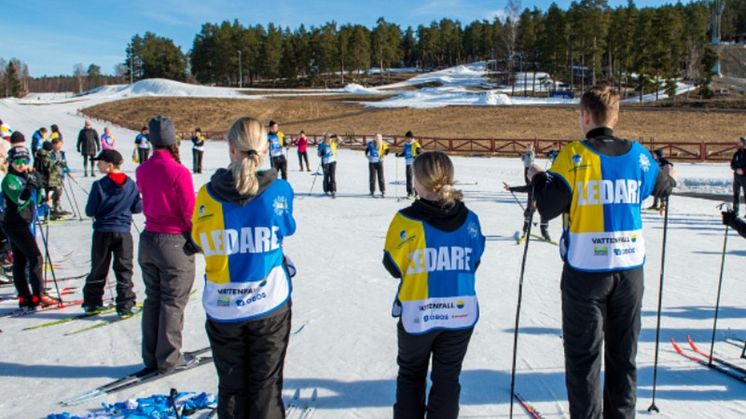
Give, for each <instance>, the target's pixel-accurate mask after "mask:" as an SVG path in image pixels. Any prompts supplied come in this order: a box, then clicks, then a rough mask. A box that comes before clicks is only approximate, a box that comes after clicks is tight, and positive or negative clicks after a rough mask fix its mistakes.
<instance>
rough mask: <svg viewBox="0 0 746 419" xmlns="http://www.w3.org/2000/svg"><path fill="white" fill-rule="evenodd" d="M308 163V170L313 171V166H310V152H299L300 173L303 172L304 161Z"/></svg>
mask: <svg viewBox="0 0 746 419" xmlns="http://www.w3.org/2000/svg"><path fill="white" fill-rule="evenodd" d="M304 160H305V162H306V170H308V171H311V165H310V164H308V152H307V151H299V152H298V163H300V171H301V172H302V171H303V161H304Z"/></svg>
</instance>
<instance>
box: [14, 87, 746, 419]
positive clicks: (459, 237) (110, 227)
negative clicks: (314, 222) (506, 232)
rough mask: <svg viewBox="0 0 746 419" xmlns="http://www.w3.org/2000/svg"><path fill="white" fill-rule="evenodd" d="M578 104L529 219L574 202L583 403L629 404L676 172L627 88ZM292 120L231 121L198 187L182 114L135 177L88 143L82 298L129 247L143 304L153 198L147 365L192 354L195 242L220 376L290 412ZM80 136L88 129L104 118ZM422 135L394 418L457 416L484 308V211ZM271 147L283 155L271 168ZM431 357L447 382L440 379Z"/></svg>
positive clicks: (23, 155)
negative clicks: (287, 124)
mask: <svg viewBox="0 0 746 419" xmlns="http://www.w3.org/2000/svg"><path fill="white" fill-rule="evenodd" d="M579 119H580V121H579V122H580V127H581V129H582V132H583V134H584V139H583V140H580V141H575V142H572V143H570V144H567V145H565V146H564V147H562V148H561V150H559V151H558V152H557V153H556V154H555V156H554V157H555V158H554V161H553V163H552V166H551V168H550V169H549V170H548V171H544V170H543V169H542V168H541V167H539V166H538V165H536V164H535V163H534V162H533V160H534V158H535V153H534V151H533V150H532V149H529V150H527V153H525V154H524V157H523V160H524V167H525V171H524V175H525V182H526V186H525V188H524V187H522V188H521V189H520V190H523V189H525V190H526V191H527V192H529V199H528V202H527V206H526V209H527V211H526V214H525V216H526V223H528V224H527V228H528V226H530V223H531V222H532V219H533V215H534V212H535V211H538V212H539V214H540V218H541V220H542V221H541V223H542V224H541V225H542V227H545V226H546V223H548V222H549V220H551V219H553V218H555V217H558V216H560V215H563V216H564V218H565V223H564V230H563V235H562V238H561V241H562V246H561V254H562V259H563V261H564V268H563V271H562V284H561V293H562V301H563V304H562V331H563V344H564V353H565V367H566V384H567V394H568V400H569V404H570V414H571V416H572V417H578V418H581V417H582V418H585V417H601V416H604V417H626V418H631V417H634V416H635V404H636V386H637V368H636V359H635V358H636V351H637V344H638V338H639V333H640V322H641V319H640V316H641V306H642V293H643V283H644V280H643V276H644V275H643V267H644V263H645V240H644V239H643V235H642V228H643V226H642V216H641V210H642V203H643V201H644V200H645V199H646V198H648V197H649V196H651V195H652V196H655V197H658V198H659V199H660V200H661V202H663V203H665V202H667V199H668V196H669V195H670V194H671V192H672V190H673V188H674V187H675V185H676V180H675V174H674V172H673V170H672V166H671V165H670V164H665V165H662V166H660V165H659V164H660V162H661V158H660V157H662V156H659V158H658V159H656V158H655V157H653V155H652V154H651V153H650V152H649V151H648V150H646V149H645V148H644V147H642V146H641V145H640V144H639V143H637V142H633V141H628V140H624V139H621V138H618V137H616V136H615V135H614V131H613V128H614V127H615V126H616V124H617V122H618V119H619V94H618V93H617V92H616V90H615V89H613V88H612V87H609V86H606V85H598V86H594V87H592V88H590V89H589V90H588V91H586V92H585V93H584V94H583V96H582V97H581V101H580V113H579ZM277 128H278V127H277V123H275V122H274V121H271V122H270V123H269V124H268V125H264V124H262V123H261V122H260V121H258V120H256V119H254V118H250V117H242V118H239V119H238V120H236V121H235V122H234V123H233V124H232V125H231V126H230V128H229V130H228V134H227V141H228V150H227V156H226V160H227V161H228V162H229V163H228V165H227V167H226V168H224V169H218V170H217V171H216V172H215V173H214V174H213V175H212V177H211V178H210V180H209V182H208V183H207V184H205V185H203V186H202V187H201V188H200V189H199V191H198V192H197V194H196V198H195V191H194V185H193V181H192V176H191V174H190V173H189V170H188V169H187V168H186V167H184V166H183V165H182V164H181V160H180V154H179V148H178V145H177V136H176V130H175V128H174V125H173V123H172V122H171V120H170V119H169V118H167V117H163V116H157V117H154V118H153V119H151V120H150V121H149V122H148V125H147V126H146V127H144V128H143V130H142V131H141V135H144V136H146V138H147V139H146V140H147V142H148V146H149V147H148V150H149V149H150V146H152V148H153V154H152V156H150V155H147V156H144V155H141V156H139V157H144V158H140V159H139V160H140V165H139V166H138V168H137V170H136V181H132V180H131V179H129V178H128V177H127V176H126V175H125V174H124V173H122V172H121V166H122V164H123V163H124V160H123V158H122V156H121V154H119V152H117V151H116V150H113V149H105V150H102V151H100V152H99V153H98V154H97V155H95V156H93V158H91V159H90V160H91V161H93V162H97V165H98V169H99V171H100V172H101V173H102V174H104V175H105V176H104V177H102V178H101V179H99V180H97V181H95V182H94V183H93V186H92V188H91V191H90V195H89V198H88V202H87V204H86V214H87V215H88V216H91V217H93V218H94V224H93V230H94V232H93V244H92V268H91V273H90V274H89V276H88V277H87V279H86V286H85V289H84V303H83V308H84V310H86V311H89V312H96V311H98V310H101V309H102V308H104V307H105V305H104V301H103V294H104V284H105V280H106V273H107V271H108V265H109V262H110V260H111V258H112V257H113V259H114V272H115V275H116V279H117V298H116V301H115V304H116V308H117V312H118V313H119V315H120V316H130V315H132V314H134V313H136V312H137V310H138V305H137V304H136V301H135V294H134V293H133V291H132V289H133V286H132V270H133V259H134V246H133V240H132V236H131V234H130V226H131V223H132V214H135V213H138V212H141V211H142V212H143V213H144V215H145V228H144V231H143V232H142V233H141V234H140V239H139V249H138V252H137V254H138V256H137V257H138V263H139V265H140V268H141V271H142V275H143V281H144V284H145V295H146V297H145V301H144V303H143V305H142V312H143V319H142V357H143V363H144V367H145V368H144V369H143V371H142V373H149V372H152V371H161V372H166V371H170V370H173V369H178V368H184V367H188V366H189V365H190V363H191V362H193V361H194V360H193V359H187V358H186V357H185V356H184V355H183V352H182V351H181V335H182V329H183V316H184V308H185V305H186V303H187V300H188V298H189V295H190V293H191V288H192V285H193V282H194V278H195V260H194V258H195V255H196V254H199V253H201V254H202V255H203V257H204V258H205V272H204V274H205V275H204V276H205V289H204V291H203V294H202V304H203V307H204V309H205V311H206V314H207V322H206V326H205V327H206V332H207V335H208V337H209V340H210V345H211V348H212V354H213V357H214V361H215V367H216V370H217V374H218V380H219V384H218V389H219V392H218V415H219V417H221V418H240V417H258V418H282V417H284V416H285V410H284V405H283V401H282V395H281V393H282V385H283V366H284V362H285V356H286V353H287V346H288V342H289V339H290V322H291V317H292V309H291V307H292V296H291V292H292V283H291V281H292V277H293V276H294V275H295V266H294V265H293V263H292V261H291V259H290V258H289V257H288V255H286V254H285V252H284V250H283V242H284V240H285V238H287V237H290V236H292V235H293V234H294V232H295V229H296V222H295V219H294V217H293V208H294V202H293V190H292V188H291V186H290V184H289V183H288V182H287V181H286V178H287V160H286V157H285V148H286V145H285V140H284V135H283V134H282V132H280V131H279V130H278V129H277ZM87 129H91V128H90V126H89V125H88V126H87V127H86V128H84V130H87ZM94 133H95V131H94ZM90 135H92V134H90ZM199 135H201V131H200V130H195V136H196V137H197V138H198V141H199ZM81 136H82V138H83V139H84V140H85V141H87V140H88V138H89V134H88V133H86V134H83V132H81ZM81 136H79V147H78V148H79V150H80V149H81V147H80V145H81V140H80V139H81ZM304 137H305V135H301V136H300V137H299V139H298V141H297V145H298V147H299V149H298V154H299V162H300V164H301V167H302V165H303V163H304V160H305V165H306V170H307V171H310V168H309V167H308V161H307V156H306V158H304V155H303V154H301V153H307V146H308V141H307V138H305V139H304ZM406 137H407V142H406V144H405V145H404V147H403V150H402V151H401V152H400V153H398V154H397V155H398V156H401V157H403V158H404V159H405V161H406V168H407V171H406V173H407V194H408V195H411V196H415V195H416V196H418V197H419V199H417V200H415V201H414V202H413V203H412V204H411V205H410V206H408V207H407V208H404V209H402V210H400V211H397V213H396V214H395V215H394V216H393V219H392V221H391V223H390V225H389V228H388V232H387V234H386V239H385V244H384V248H383V260H382V263H383V266H384V268H385V269H386V270H387V272H389V273H390V274H391V275H392V276H393V277H395V278H398V279H399V281H400V282H399V286H398V287H392V289H393V288H396V292H395V293H396V297H395V300H394V303H393V307H392V315H393V316H394V317H396V318H398V323H397V338H398V354H397V363H398V366H399V371H398V375H397V390H396V402H395V404H394V414H393V416H394V417H395V418H424V417H425V416H427V417H429V418H456V417H458V412H459V398H460V390H461V387H460V384H459V377H460V373H461V367H462V364H463V360H464V358H465V356H466V353H467V348H468V345H469V341H470V338H471V336H472V333H473V330H474V326H475V325H476V323H477V320H478V317H479V304H478V299H477V295H476V289H475V282H476V276H475V273H476V270H477V268H478V267H479V266H480V263H481V262H482V261H483V259H484V251H485V236H484V235H483V233H482V229H481V226H480V222H479V218H478V216H477V215H476V214H475V213H474V212H472V211H471V210H469V209H468V208H467V207H466V205H465V204H464V202H463V194H462V193H461V192H460V191H459V190H457V189H456V188H455V184H454V178H455V173H454V166H453V164H452V162H451V160H450V158H449V157H448V156H447V155H446V154H445V153H443V152H440V151H427V152H422V150H421V148H420V146H419V144H418V143H417V141H416V140H414V136H413V134H412V133H411V132H408V133H407V135H406ZM24 140H25V139H24V137H23V135H22V134H21V133H20V132H14V133H13V134H12V135H11V147H10V149H9V150H8V151H7V162H8V172H7V174H6V175H5V177H4V179H3V182H2V186H3V188H2V190H3V196H4V198H5V211H4V220H3V223H2V226H3V231H5V234H6V235H7V236H8V237H9V239H10V243H11V246H12V249H13V253H14V255H16V257H15V258H14V266H13V267H14V270H13V274H14V280H15V282H16V289H17V292H18V294H19V304H20V305H22V306H24V307H33V306H35V305H39V304H42V305H44V304H54V303H56V301H54V300H52V299H50V298H49V297H48V296H46V295H45V294H44V292H43V289H42V285H41V279H40V278H41V269H42V263H41V253H40V251H39V248H38V246H37V245H36V240H35V238H34V235H33V233H32V232H31V226H32V225H33V224H34V222H35V221H36V219H37V218H36V214H35V211H36V207H37V204H38V193H39V191H40V190H42V185H41V184H40V183H39V180H38V177H37V176H36V174H35V173H34V172H33V167H32V166H31V154H30V152H29V150H28V149H27V148H26V147H25V146H23V144H24ZM336 141H337V138H336V136H335V135H333V134H330V135H326V136H325V137H324V140H323V141H322V142H321V143H320V144H319V145H318V148H317V152H318V155H319V156H320V157H321V165H322V167H323V171H324V191H325V192H327V193H328V194H330V195H331V196H332V197H334V196H335V194H336V181H335V171H336V147H337V142H336ZM742 141H743V144H742V147H741V149H740V150H739V152H740V153H741V157H739V159H740V160H739V159H736V158H735V157H734V162H733V163H732V167H733V169H734V173H735V176H743V170H744V167H745V166H744V164H745V163H746V161H744V159H743V157H744V156H743V153H744V151H743V150H744V147H746V140H742ZM193 142H194V140H193ZM194 144H195V146H196V145H197V143H194ZM203 144H204V143H201V144H200V145H199V146H200V147H201V146H202V145H203ZM301 145H303V150H302V151H301ZM139 147H140V146H139V144H138V148H139ZM97 151H98V150H97ZM138 151H139V150H138ZM198 151H202V150H198ZM387 153H388V146H387V145H386V144H385V143H384V142H383V138H382V136H376V138H375V140H373V141H371V142H370V143H368V145H367V147H366V150H365V154H366V156H367V158H368V162H369V174H370V191H371V194H374V193H375V184H376V183H378V185H379V190H380V192H381V194H382V196H383V195H384V194H385V182H384V180H383V168H382V164H381V162H382V159H383V158H384V156H386V155H387ZM194 156H195V157H194V159H195V160H194V168H193V170H194V172H195V173H201V154H200V155H199V165H198V163H197V157H196V156H197V154H196V153H195V155H194ZM267 158H269V159H270V161H271V165H272V168H271V169H270V170H261V167H262V165H263V163H264V162H265V159H267ZM86 160H87V159H86ZM656 160H657V161H658V163H659V164H656ZM91 170H92V169H91ZM376 180H377V182H376ZM506 187H507V185H506ZM512 190H513V191H517V190H518V189H516V188H512ZM731 214H733V216H732V217H730V218H729V219H728V220H726V214H725V213H724V215H723V219H724V222H725V221H728V222H729V223H730V222H734V223H735V222H741V225H743V220H740V219H738V217H737V216H736V215H735V213H734V212H731ZM542 230H544V228H542ZM542 233H544V231H542ZM742 234H743V233H742ZM547 235H548V233H547ZM27 272H29V275H30V278H28V280H27V278H26V273H27ZM29 284H30V285H31V290H29V288H28V286H29ZM49 300H52V301H49ZM431 359H432V365H430V360H431ZM602 360H605V370H606V371H605V376H604V380H603V383H602V381H601V378H600V373H601V367H602ZM429 369H431V374H430V376H431V380H432V386H431V387H430V391H429V394H426V388H427V385H426V384H427V383H426V380H427V373H428V370H429Z"/></svg>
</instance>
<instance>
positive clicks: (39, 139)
mask: <svg viewBox="0 0 746 419" xmlns="http://www.w3.org/2000/svg"><path fill="white" fill-rule="evenodd" d="M45 141H47V128H46V127H41V128H39V129H38V130H36V131H35V132H34V135H32V136H31V154H32V155H34V156H36V152H37V151H39V149H40V148H41V145H42V144H44V142H45Z"/></svg>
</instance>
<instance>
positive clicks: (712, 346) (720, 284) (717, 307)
mask: <svg viewBox="0 0 746 419" xmlns="http://www.w3.org/2000/svg"><path fill="white" fill-rule="evenodd" d="M729 227H730V226H729V225H727V224H726V225H725V236H724V238H723V256H722V258H721V259H720V279H719V280H718V295H717V302H716V303H715V320H714V322H713V324H712V340H711V341H710V359H709V361H708V362H707V364H708V365H710V366H712V355H713V354H714V352H715V331H716V330H717V327H718V311H720V291H722V289H723V271H724V270H725V251H726V249H727V248H728V229H729Z"/></svg>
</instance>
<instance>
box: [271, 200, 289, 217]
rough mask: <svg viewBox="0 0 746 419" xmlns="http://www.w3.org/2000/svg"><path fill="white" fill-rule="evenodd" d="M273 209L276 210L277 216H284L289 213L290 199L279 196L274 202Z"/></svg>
mask: <svg viewBox="0 0 746 419" xmlns="http://www.w3.org/2000/svg"><path fill="white" fill-rule="evenodd" d="M272 208H273V209H274V210H275V214H277V215H283V214H285V213H286V212H287V211H288V199H287V198H285V197H284V196H278V197H277V198H275V200H274V202H272Z"/></svg>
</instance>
